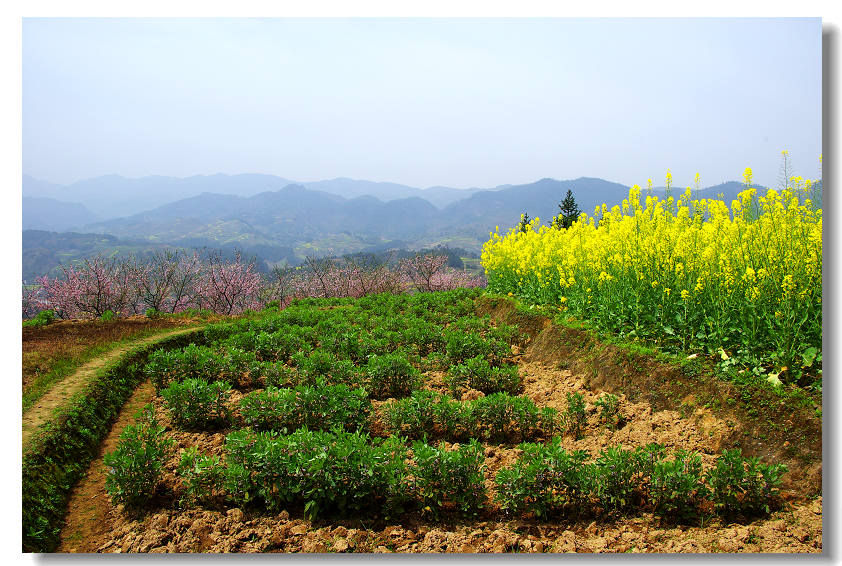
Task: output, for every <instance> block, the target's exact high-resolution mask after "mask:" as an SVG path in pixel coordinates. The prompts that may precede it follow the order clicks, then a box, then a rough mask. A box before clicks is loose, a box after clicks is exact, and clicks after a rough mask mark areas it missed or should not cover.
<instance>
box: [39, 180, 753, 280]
mask: <svg viewBox="0 0 842 566" xmlns="http://www.w3.org/2000/svg"><path fill="white" fill-rule="evenodd" d="M327 189H329V190H327ZM568 189H569V190H570V191H572V193H573V196H574V198H575V199H576V202H577V204H578V205H579V208H580V210H582V211H584V212H587V213H589V214H591V213H593V211H594V208H595V207H596V206H598V205H601V204H602V203H606V204H608V205H609V206H613V205H615V204H620V203H621V202H622V200H623V199H624V198H626V197H627V196H628V190H629V188H628V187H627V186H625V185H622V184H619V183H612V182H609V181H605V180H603V179H597V178H588V177H582V178H579V179H574V180H565V181H559V180H555V179H541V180H540V181H536V182H534V183H529V184H524V185H505V186H500V187H495V188H494V189H453V188H448V187H433V188H429V189H416V188H413V187H407V186H405V185H397V184H392V183H374V182H369V181H353V180H350V179H334V180H332V181H319V182H314V183H309V184H298V183H291V182H288V181H287V180H286V179H282V178H280V177H273V176H269V175H233V176H228V175H211V176H204V177H188V178H186V179H175V178H172V177H144V178H142V179H125V178H122V177H117V176H110V177H100V178H97V179H91V180H88V181H83V182H80V183H74V184H73V185H68V186H65V187H60V186H58V185H50V184H49V183H43V182H40V181H37V180H35V179H32V178H31V177H28V178H27V177H24V211H23V212H24V228H27V227H29V228H41V229H49V230H52V231H53V232H62V231H64V230H66V229H67V228H71V227H72V228H74V229H75V230H76V231H77V232H82V233H85V234H87V240H85V238H83V237H82V236H80V234H73V235H72V237H70V241H71V242H77V241H79V240H80V238H82V240H84V241H86V242H89V243H91V242H92V243H93V244H91V246H89V249H87V250H85V249H82V248H80V247H78V246H76V244H72V245H70V244H67V243H60V242H59V240H60V239H61V234H56V235H55V236H51V237H47V236H44V235H42V234H30V235H29V237H28V238H25V239H27V240H29V241H37V242H39V244H38V246H37V249H38V250H39V251H38V253H39V254H40V255H39V257H41V258H42V259H43V260H47V259H49V254H48V250H50V249H51V248H50V246H53V248H54V249H62V250H64V251H63V252H62V253H61V254H59V255H57V256H56V260H58V259H59V257H61V258H64V260H65V261H66V260H68V259H72V258H74V257H84V255H86V254H90V253H94V250H96V253H102V251H103V250H104V249H115V250H116V249H118V248H120V249H121V250H122V251H125V252H128V251H129V250H133V251H137V250H138V249H141V248H143V247H144V246H148V247H149V248H147V249H152V248H155V247H159V246H163V245H167V246H175V247H184V248H190V247H203V246H207V247H213V248H220V249H230V248H233V247H236V248H239V249H242V250H243V251H244V252H246V253H249V254H254V255H257V256H259V258H260V259H261V260H262V261H265V262H266V265H273V264H276V263H278V262H289V263H295V262H297V261H301V260H302V259H303V258H304V257H306V256H308V255H326V254H337V255H339V254H345V253H354V252H360V251H368V250H373V249H384V248H388V247H390V246H393V247H409V248H413V249H415V248H422V247H431V246H434V245H449V246H451V247H461V248H465V249H466V250H469V251H472V252H479V250H480V248H481V246H482V243H483V242H485V241H486V240H487V239H488V233H489V232H490V231H493V230H494V229H495V227H497V226H499V228H500V231H501V232H503V233H504V232H506V231H507V230H508V229H509V228H511V227H512V226H514V225H516V224H517V222H518V221H519V219H520V215H521V213H523V212H526V213H528V214H529V216H530V218H535V217H540V218H541V220H542V222H543V223H544V224H548V223H549V222H550V221H551V219H552V217H553V216H554V215H555V214H557V213H558V204H559V202H560V201H561V200H562V199H563V198H564V195H565V194H566V192H567V190H568ZM742 189H743V185H742V184H741V183H737V182H729V183H724V184H721V185H717V186H714V187H708V188H705V189H701V190H700V191H698V192H697V194H696V197H697V198H711V197H717V196H718V195H720V194H721V195H722V196H723V198H724V199H725V200H726V202H730V200H731V199H733V198H735V197H736V194H737V193H738V192H739V191H740V190H742ZM220 190H221V191H228V192H219V191H220ZM62 191H63V192H62ZM197 191H198V192H197ZM365 191H370V192H372V193H376V194H374V195H372V194H367V193H365ZM663 191H664V190H663V189H655V190H654V191H653V192H654V193H655V194H661V195H663ZM191 192H192V193H195V194H189V193H191ZM673 192H674V194H675V195H678V194H680V192H682V191H681V190H679V189H674V191H673ZM28 193H36V194H38V193H40V194H44V193H46V194H49V195H61V196H63V197H64V198H67V199H76V200H77V202H73V201H71V202H60V201H57V200H55V197H54V196H49V197H37V198H36V197H33V196H32V195H31V194H28ZM182 195H188V196H182ZM378 195H379V196H378ZM419 195H426V196H428V197H431V198H422V197H421V196H419ZM106 197H108V198H106ZM457 197H462V198H458V199H457ZM167 198H169V201H168V202H165V203H163V204H159V205H156V206H152V207H150V208H147V209H143V208H142V206H141V205H139V204H138V205H133V206H135V208H134V209H132V210H131V211H130V212H131V214H126V215H124V216H123V217H120V218H110V219H107V220H97V219H96V217H95V215H96V214H99V215H100V218H102V217H107V214H108V213H107V212H106V211H111V213H113V211H115V210H126V209H127V207H128V206H129V204H128V203H131V202H135V203H139V202H150V203H152V202H159V201H161V200H165V199H167ZM50 199H52V200H50ZM98 199H99V200H108V202H107V203H102V202H99V200H98ZM103 212H106V214H103ZM35 219H38V220H37V222H36V220H35ZM96 235H101V236H110V237H113V238H117V240H105V241H104V240H102V238H101V237H98V236H96ZM36 236H37V237H36ZM45 242H47V243H45ZM50 242H51V243H50ZM94 244H95V245H94ZM68 246H69V248H68ZM74 246H76V247H74ZM29 249H30V252H33V251H34V248H32V247H30V248H29ZM74 250H75V252H74ZM30 252H27V251H25V253H24V255H25V256H26V254H27V253H30ZM24 261H25V262H26V257H25V258H24ZM46 263H48V262H47V261H39V262H38V266H39V267H43V266H44V265H46ZM32 267H33V270H35V266H34V265H33V266H32ZM33 270H30V271H29V273H33V272H34V271H33ZM25 272H26V270H25Z"/></svg>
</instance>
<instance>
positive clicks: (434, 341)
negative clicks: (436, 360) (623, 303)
mask: <svg viewBox="0 0 842 566" xmlns="http://www.w3.org/2000/svg"><path fill="white" fill-rule="evenodd" d="M404 324H405V326H404V329H403V330H402V331H401V334H402V339H403V341H404V343H406V344H411V345H413V346H415V351H416V352H417V353H418V354H420V355H422V356H426V355H429V354H431V353H433V352H437V351H443V350H444V346H445V343H444V338H443V337H442V327H441V326H439V325H437V324H433V323H431V322H428V321H426V320H424V319H421V318H417V317H414V316H413V317H407V318H405V319H404Z"/></svg>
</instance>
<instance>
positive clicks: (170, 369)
mask: <svg viewBox="0 0 842 566" xmlns="http://www.w3.org/2000/svg"><path fill="white" fill-rule="evenodd" d="M224 368H225V363H224V360H223V358H222V356H220V355H219V354H218V353H217V352H216V351H215V350H214V349H212V348H209V347H207V346H197V345H196V344H190V345H188V346H186V347H184V348H182V349H180V350H166V349H159V350H157V351H155V352H153V353H152V354H151V355H150V356H149V359H148V361H147V363H146V366H145V367H144V370H143V371H144V373H145V374H146V375H147V376H148V377H149V379H150V380H151V381H152V384H153V385H154V386H155V391H156V392H157V393H160V392H161V391H162V390H163V389H165V388H166V387H167V386H168V385H169V384H170V383H172V382H174V381H181V380H183V379H198V378H204V379H215V378H217V377H218V376H219V375H220V374H222V372H223V371H224Z"/></svg>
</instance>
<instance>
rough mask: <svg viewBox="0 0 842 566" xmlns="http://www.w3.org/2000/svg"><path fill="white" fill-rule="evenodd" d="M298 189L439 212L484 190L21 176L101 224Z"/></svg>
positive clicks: (253, 179)
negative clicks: (195, 200)
mask: <svg viewBox="0 0 842 566" xmlns="http://www.w3.org/2000/svg"><path fill="white" fill-rule="evenodd" d="M292 184H297V185H301V186H303V187H305V188H307V189H311V190H315V191H322V192H326V193H330V194H333V195H338V196H341V197H344V198H346V199H352V198H355V197H359V196H364V195H368V196H373V197H375V198H378V199H380V200H382V201H390V200H396V199H401V198H409V197H419V198H423V199H425V200H427V201H429V202H431V203H432V204H433V205H435V206H436V207H439V208H441V207H444V206H447V205H448V204H450V203H452V202H455V201H457V200H460V199H463V198H466V197H469V196H471V195H472V194H473V193H475V192H477V191H480V190H494V189H478V188H473V189H455V188H452V187H430V188H428V189H419V188H415V187H409V186H406V185H399V184H397V183H380V182H374V181H359V180H355V179H346V178H343V177H340V178H337V179H331V180H325V181H312V182H303V183H302V182H297V181H291V180H289V179H285V178H283V177H277V176H275V175H260V174H251V173H249V174H242V175H224V174H222V173H218V174H216V175H194V176H192V177H184V178H178V177H162V176H158V175H153V176H149V177H140V178H138V179H128V178H126V177H121V176H119V175H105V176H102V177H95V178H92V179H85V180H83V181H78V182H76V183H72V184H69V185H57V184H54V183H48V182H46V181H41V180H39V179H35V178H33V177H30V176H29V175H24V176H23V196H25V197H41V198H51V199H55V200H58V201H62V202H68V203H79V204H83V205H84V206H86V207H87V208H88V210H90V211H91V212H92V213H93V214H95V215H97V216H98V217H99V218H102V219H110V218H120V217H123V216H130V215H132V214H135V213H137V212H139V211H142V210H151V209H153V208H157V207H159V206H163V205H165V204H168V203H171V202H173V201H176V200H181V199H186V198H190V197H195V196H198V195H200V194H203V193H217V194H224V195H234V196H240V197H250V196H254V195H256V194H259V193H263V192H267V191H268V192H271V191H277V190H278V189H282V188H283V187H286V186H287V185H292Z"/></svg>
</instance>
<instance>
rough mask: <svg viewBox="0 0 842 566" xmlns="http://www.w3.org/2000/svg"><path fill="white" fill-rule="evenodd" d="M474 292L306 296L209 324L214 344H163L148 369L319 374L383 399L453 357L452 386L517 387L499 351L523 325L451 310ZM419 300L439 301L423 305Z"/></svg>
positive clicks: (158, 381) (304, 378) (504, 351)
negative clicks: (337, 300)
mask: <svg viewBox="0 0 842 566" xmlns="http://www.w3.org/2000/svg"><path fill="white" fill-rule="evenodd" d="M473 296H474V295H473V293H466V292H452V293H444V294H443V296H442V297H426V296H421V295H416V296H407V297H400V298H398V299H396V298H395V296H391V295H383V296H379V295H378V296H373V297H372V298H371V299H370V300H360V301H357V302H356V303H355V302H347V303H343V304H342V305H332V304H331V303H332V302H333V301H331V300H301V301H298V302H294V303H293V304H292V305H290V306H289V307H288V308H286V309H284V310H282V311H276V312H272V311H271V310H269V311H267V312H265V313H261V316H260V317H253V318H251V319H246V320H241V321H238V322H237V323H235V324H234V328H235V330H234V331H233V332H232V331H231V325H230V324H228V325H211V326H209V327H207V329H206V330H205V333H204V334H205V339H206V340H205V342H206V343H208V344H210V346H192V347H189V348H185V350H184V351H183V352H161V353H160V354H157V355H155V356H153V357H152V359H150V363H149V365H148V367H147V368H146V371H147V375H149V377H150V378H151V379H152V381H153V383H154V384H155V387H156V389H157V390H158V391H159V392H160V391H161V390H162V389H164V388H166V387H167V386H168V385H169V384H170V383H171V382H173V381H181V380H183V379H189V378H204V379H207V380H209V381H214V380H224V381H228V382H229V383H232V384H233V385H234V386H235V387H237V388H238V389H241V390H248V389H253V388H257V387H261V386H262V387H266V386H270V385H273V386H276V387H285V386H291V385H307V384H309V385H312V384H313V383H314V382H315V380H316V379H317V378H322V379H324V380H325V381H327V382H329V383H334V384H335V383H345V384H347V385H351V386H361V385H366V386H367V388H368V389H369V391H370V392H371V393H372V397H373V398H376V399H385V398H388V397H400V396H405V395H406V394H408V393H409V392H410V391H411V390H412V389H413V388H415V387H417V386H418V384H419V375H418V372H417V371H416V370H417V369H418V368H421V367H425V368H428V369H432V368H435V369H445V370H446V369H448V368H450V367H451V366H452V370H453V371H452V372H451V373H450V377H451V385H452V388H453V389H454V392H458V390H460V389H461V388H463V387H474V388H480V389H481V390H483V391H485V392H488V393H490V392H494V391H508V392H510V393H515V392H517V391H518V388H519V387H520V380H519V378H518V377H517V375H516V370H514V369H513V368H512V367H511V366H509V367H502V360H503V358H505V357H507V356H509V355H510V354H511V346H510V343H516V342H519V341H522V340H523V338H524V336H522V335H520V334H519V333H518V330H517V327H516V326H512V325H506V324H500V325H497V326H494V325H492V324H491V320H490V318H489V317H488V316H486V317H482V318H480V317H476V316H463V317H462V318H459V317H456V316H453V313H454V312H458V313H460V314H461V315H467V314H469V313H470V312H472V310H473V299H472V297H473ZM419 305H435V308H436V309H438V310H433V311H427V310H423V311H419V310H418V308H417V307H418V306H419ZM454 305H456V307H455V309H456V310H455V311H454V310H453V308H454ZM331 306H333V307H337V306H341V307H342V308H328V307H331ZM413 368H414V369H413ZM291 370H295V372H296V373H294V374H293V373H292V372H291ZM386 373H389V374H390V375H386Z"/></svg>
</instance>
